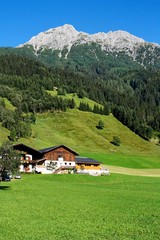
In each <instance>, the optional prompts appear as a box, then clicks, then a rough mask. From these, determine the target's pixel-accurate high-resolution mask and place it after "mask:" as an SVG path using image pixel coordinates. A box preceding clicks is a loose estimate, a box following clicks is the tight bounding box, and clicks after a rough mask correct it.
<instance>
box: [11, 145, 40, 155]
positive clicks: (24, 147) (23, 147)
mask: <svg viewBox="0 0 160 240" xmlns="http://www.w3.org/2000/svg"><path fill="white" fill-rule="evenodd" d="M13 148H14V149H16V150H20V151H24V152H34V153H36V154H41V152H39V151H38V150H36V149H34V148H31V147H29V146H27V145H25V144H23V143H19V144H15V145H13Z"/></svg>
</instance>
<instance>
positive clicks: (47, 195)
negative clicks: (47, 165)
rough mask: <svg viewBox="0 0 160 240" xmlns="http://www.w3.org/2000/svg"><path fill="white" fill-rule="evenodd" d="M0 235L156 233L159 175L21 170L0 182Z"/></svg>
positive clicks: (124, 239)
mask: <svg viewBox="0 0 160 240" xmlns="http://www.w3.org/2000/svg"><path fill="white" fill-rule="evenodd" d="M0 202H1V208H0V216H1V220H0V239H1V240H3V239H7V240H11V239H12V240H17V239H18V240H28V239H32V240H40V239H42V240H43V239H47V240H50V239H51V240H61V239H68V240H72V239H74V240H75V239H76V240H81V239H82V240H85V239H96V240H98V239H99V240H103V239H109V240H112V239H114V240H116V239H117V240H120V239H121V240H131V239H135V240H140V239H142V240H143V239H144V240H153V239H156V240H158V239H160V235H159V225H160V218H159V216H160V178H147V177H134V176H125V175H116V174H113V175H110V176H106V177H104V176H103V177H91V176H85V175H23V176H22V179H21V180H12V182H9V183H1V185H0Z"/></svg>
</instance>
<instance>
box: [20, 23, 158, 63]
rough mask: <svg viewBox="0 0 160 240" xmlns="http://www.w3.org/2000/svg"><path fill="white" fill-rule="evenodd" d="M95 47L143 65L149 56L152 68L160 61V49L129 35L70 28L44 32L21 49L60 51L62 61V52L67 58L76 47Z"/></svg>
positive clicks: (67, 25) (69, 26) (65, 26)
mask: <svg viewBox="0 0 160 240" xmlns="http://www.w3.org/2000/svg"><path fill="white" fill-rule="evenodd" d="M92 43H95V44H97V45H99V46H100V47H101V50H102V51H105V52H106V53H121V52H123V53H125V54H126V55H128V56H129V57H132V58H133V60H136V61H137V62H139V63H140V64H142V65H143V64H144V62H145V61H146V57H148V56H149V61H150V64H154V62H155V61H156V59H157V58H158V59H159V58H160V53H159V52H160V45H158V44H154V43H149V42H146V41H144V40H143V39H142V38H138V37H136V36H134V35H132V34H130V33H128V32H126V31H121V30H119V31H114V32H108V33H104V32H100V33H96V34H88V33H85V32H78V31H77V30H76V29H75V28H74V27H73V26H72V25H69V24H65V25H64V26H60V27H57V28H51V29H49V30H47V31H45V32H41V33H39V34H38V35H37V36H34V37H32V38H31V39H30V40H29V41H28V42H26V43H24V44H21V45H19V46H18V47H19V48H22V47H24V46H32V47H33V49H34V51H35V52H37V51H39V53H40V52H41V51H43V50H45V49H51V50H52V51H54V50H58V51H59V55H58V56H59V57H60V58H61V57H62V55H61V52H62V51H63V50H64V49H65V50H66V55H65V58H66V57H67V55H68V53H69V52H70V51H71V48H72V47H73V46H74V47H75V46H80V45H84V44H89V45H90V44H92ZM138 59H140V60H138Z"/></svg>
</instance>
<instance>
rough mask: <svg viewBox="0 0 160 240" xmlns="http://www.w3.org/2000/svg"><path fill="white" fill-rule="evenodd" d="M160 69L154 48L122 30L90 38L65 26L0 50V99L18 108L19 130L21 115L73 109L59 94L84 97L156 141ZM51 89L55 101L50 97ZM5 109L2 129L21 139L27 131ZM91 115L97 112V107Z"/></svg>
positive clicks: (156, 47) (158, 52) (0, 119)
mask: <svg viewBox="0 0 160 240" xmlns="http://www.w3.org/2000/svg"><path fill="white" fill-rule="evenodd" d="M159 67H160V46H159V45H157V44H154V43H147V42H145V41H144V40H143V39H141V38H137V37H135V36H133V35H131V34H129V33H127V32H124V31H115V32H109V33H97V34H92V35H90V34H87V33H83V32H78V31H76V30H75V29H74V27H73V26H71V25H64V26H62V27H57V28H53V29H50V30H48V31H46V32H42V33H40V34H38V35H37V36H35V37H33V38H32V39H31V40H30V41H29V42H27V43H24V44H22V45H20V46H18V47H17V48H0V97H2V98H7V99H8V100H10V101H11V103H12V104H13V106H14V107H16V108H17V109H18V111H19V112H18V116H19V119H18V121H19V122H20V123H21V125H23V124H22V122H23V120H24V119H23V114H22V112H25V113H27V114H30V113H31V112H32V113H42V112H46V111H65V110H66V108H71V109H73V108H74V103H73V101H71V100H70V101H67V100H66V99H63V98H60V96H62V95H65V94H75V95H76V96H78V97H80V98H83V97H87V98H89V99H91V100H94V101H95V102H97V103H100V104H101V105H103V106H104V109H107V111H106V112H110V113H112V114H113V115H114V116H115V117H116V118H117V119H118V120H119V121H121V122H122V123H123V124H124V125H126V126H127V127H129V128H130V129H131V130H132V131H134V132H135V133H136V134H138V135H139V136H141V137H143V138H145V139H147V140H150V139H152V138H153V137H155V136H156V138H158V139H160V134H159V132H160V80H159V79H160V71H159ZM53 89H57V91H58V96H54V97H53V96H51V95H50V94H49V93H48V90H50V91H52V90H53ZM4 106H5V104H4V101H3V100H2V101H1V102H0V107H1V108H2V111H1V113H0V122H2V125H3V126H5V127H6V128H8V129H9V130H10V131H12V135H13V136H14V137H15V131H17V132H18V134H19V136H24V135H25V134H26V133H27V132H29V131H28V129H27V126H25V127H26V131H25V132H22V130H24V129H25V128H24V126H22V127H21V129H19V128H18V129H17V127H18V124H16V123H17V112H16V113H13V112H8V111H5V110H4ZM83 107H84V106H83ZM86 109H89V108H88V106H85V111H88V110H86ZM81 110H82V109H81ZM83 110H84V109H83ZM92 110H93V109H92ZM3 111H5V114H4V112H3ZM93 112H97V113H100V112H101V111H99V110H97V108H96V106H95V108H94V111H93ZM101 113H102V112H101ZM105 114H106V113H105ZM25 122H32V119H30V118H29V119H25ZM13 126H14V127H13ZM19 131H21V132H20V133H19ZM30 132H31V131H30ZM12 138H13V137H12ZM157 142H158V141H157Z"/></svg>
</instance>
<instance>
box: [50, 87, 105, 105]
mask: <svg viewBox="0 0 160 240" xmlns="http://www.w3.org/2000/svg"><path fill="white" fill-rule="evenodd" d="M47 92H48V93H50V94H51V95H52V96H57V91H56V90H54V91H47ZM58 96H59V97H61V98H63V99H72V98H73V99H74V101H75V104H76V106H77V107H79V104H80V102H83V103H88V104H89V106H90V107H91V108H92V109H93V107H94V105H95V104H96V105H98V106H99V107H101V106H102V105H101V104H98V103H96V102H95V101H93V100H91V99H88V98H86V97H84V98H79V97H78V96H77V94H74V93H70V94H66V95H64V96H63V95H58Z"/></svg>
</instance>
